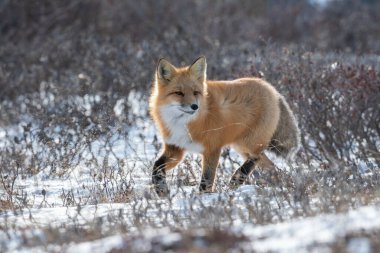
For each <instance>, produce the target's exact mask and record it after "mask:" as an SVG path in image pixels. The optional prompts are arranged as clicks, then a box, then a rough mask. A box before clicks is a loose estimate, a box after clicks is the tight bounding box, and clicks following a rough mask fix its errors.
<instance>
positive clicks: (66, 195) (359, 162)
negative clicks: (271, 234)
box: [0, 0, 380, 252]
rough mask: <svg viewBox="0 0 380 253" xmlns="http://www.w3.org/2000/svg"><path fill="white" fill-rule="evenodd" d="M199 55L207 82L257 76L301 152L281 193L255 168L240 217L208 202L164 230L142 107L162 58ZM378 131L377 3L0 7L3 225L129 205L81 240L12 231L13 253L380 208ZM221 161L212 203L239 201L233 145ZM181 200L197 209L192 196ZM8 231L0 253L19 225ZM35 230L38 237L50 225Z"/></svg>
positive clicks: (180, 61)
mask: <svg viewBox="0 0 380 253" xmlns="http://www.w3.org/2000/svg"><path fill="white" fill-rule="evenodd" d="M201 54H202V55H205V56H206V57H207V62H208V78H209V79H233V78H237V77H242V76H256V77H262V78H265V79H266V80H268V81H269V82H270V83H272V84H273V85H274V86H275V87H276V88H277V89H278V90H279V91H280V92H281V93H282V94H283V95H284V96H285V97H286V99H287V101H288V103H289V105H290V106H291V108H292V110H293V111H294V113H295V115H296V117H297V119H298V122H299V126H300V129H301V133H302V148H301V150H300V152H299V155H298V157H297V161H296V163H294V164H291V165H290V166H291V168H290V169H289V168H288V169H286V168H285V169H284V168H280V170H279V171H280V172H279V174H280V176H279V178H280V180H279V181H280V182H276V184H273V182H272V183H271V182H270V179H271V175H269V176H268V175H266V174H265V173H266V172H265V171H260V170H258V171H257V172H256V171H255V175H254V176H252V177H251V178H250V181H249V182H248V184H252V185H256V186H257V187H256V186H255V188H254V191H252V192H248V193H247V194H250V197H249V198H248V197H247V198H245V197H244V199H246V200H247V201H246V202H247V203H246V205H240V206H239V205H236V206H235V205H232V204H231V203H232V202H230V201H232V200H231V199H230V198H229V197H228V201H227V200H225V201H224V200H223V198H221V199H219V198H218V199H219V200H218V201H219V202H218V203H217V202H215V203H216V204H215V203H214V202H213V201H214V199H212V201H211V200H210V201H207V197H208V196H203V197H204V200H206V206H203V205H201V207H199V208H198V209H194V210H193V211H192V212H191V213H190V214H189V215H187V216H186V218H184V219H183V220H179V221H177V220H176V222H179V223H175V222H173V223H172V222H168V223H165V222H167V221H166V220H163V221H162V220H161V219H159V217H162V216H165V217H171V215H172V210H171V209H168V208H165V206H161V204H160V203H161V202H160V200H157V199H155V198H154V197H152V196H153V195H152V194H149V189H150V188H149V187H150V183H151V167H152V163H153V161H154V159H155V157H156V156H157V155H158V154H159V152H160V149H161V143H160V138H159V136H157V131H156V129H155V128H154V126H153V122H152V121H151V120H149V115H148V97H149V95H150V91H151V86H152V80H153V75H154V72H155V66H156V63H157V61H158V59H159V58H160V57H166V58H167V59H169V60H170V61H171V62H172V63H173V64H175V65H177V66H184V65H188V64H190V63H191V62H193V61H194V60H195V59H196V58H197V57H198V56H199V55H201ZM379 119H380V1H378V0H220V1H214V0H193V1H190V0H181V1H169V0H145V1H143V0H141V1H132V0H125V1H124V0H123V1H122V0H66V1H59V0H26V1H22V0H0V174H1V175H0V176H1V177H0V193H1V194H0V218H4V217H5V220H7V217H8V216H7V214H8V213H10V210H13V211H15V210H28V211H29V210H30V209H33V208H34V209H35V210H39V211H41V212H42V211H44V208H45V207H51V208H55V207H66V208H69V207H72V208H73V209H75V210H77V212H78V214H79V213H80V211H81V207H85V206H87V207H89V208H92V206H91V205H98V203H123V204H124V203H126V206H125V207H123V208H125V213H124V214H123V213H122V211H120V212H118V214H117V215H115V216H112V214H111V212H105V214H104V217H103V218H104V219H96V218H95V217H94V218H92V219H91V218H90V219H89V221H88V223H86V224H90V225H89V226H87V228H85V227H84V226H79V225H78V226H77V222H76V221H75V222H74V226H73V227H71V225H67V224H69V223H67V224H66V220H64V221H63V222H62V224H59V225H56V228H57V230H52V229H51V230H46V231H45V232H44V233H46V234H47V235H48V236H47V237H46V238H48V239H46V240H47V241H48V242H47V241H46V240H45V239H40V238H42V237H41V236H40V234H37V236H35V237H33V239H31V240H26V239H25V238H29V237H28V236H25V237H23V234H22V233H21V232H20V237H22V238H21V239H20V244H21V245H22V244H23V243H26V244H28V243H29V244H33V245H34V244H35V245H46V244H49V243H52V244H54V245H59V244H65V243H66V242H67V241H77V242H78V241H83V240H87V239H88V238H91V240H92V239H94V238H102V237H103V236H105V235H113V234H115V233H119V232H120V233H125V232H126V231H132V229H134V228H139V229H140V228H143V227H144V226H152V227H165V226H168V224H169V223H170V224H177V227H176V225H173V227H174V228H176V229H179V230H180V231H182V229H183V228H185V227H187V226H189V227H190V228H191V226H194V227H197V226H198V227H203V228H210V229H214V228H215V227H218V226H221V227H223V225H222V224H225V225H226V224H229V223H226V221H230V222H231V223H230V224H232V223H233V221H234V220H235V218H236V217H235V216H234V214H236V213H237V214H240V213H241V214H246V213H247V212H246V210H249V215H248V216H244V215H242V216H241V217H240V218H239V219H240V220H241V221H242V222H247V223H253V224H254V227H255V226H257V225H263V224H275V223H278V222H281V221H284V220H289V219H290V218H293V217H308V216H315V215H318V214H320V213H326V212H328V213H331V212H337V213H340V212H342V211H347V210H352V209H355V208H357V207H358V206H363V205H370V204H378V203H380V199H379V196H380V170H379V165H380V135H379V133H380V120H379ZM199 164H200V160H199V157H197V156H188V157H187V158H186V160H185V161H184V163H182V164H181V165H180V166H179V168H178V169H177V170H173V171H175V173H176V174H174V175H173V176H172V177H171V178H172V179H171V181H170V182H171V184H177V185H178V186H179V187H178V189H182V188H181V187H183V186H188V187H187V188H186V187H185V190H187V189H190V190H191V189H196V188H197V187H196V186H195V185H197V184H198V181H199V180H197V177H198V178H199V172H200V169H199ZM220 164H221V166H220V167H221V169H220V170H219V174H218V179H217V181H218V182H217V191H219V192H227V193H228V194H233V191H230V190H229V188H228V185H226V184H228V180H229V177H230V176H231V171H232V170H233V169H234V168H237V167H238V166H239V164H241V161H239V160H238V158H236V154H234V153H233V152H232V151H231V150H229V149H226V150H225V151H224V152H223V154H222V158H221V161H220ZM279 164H280V166H279V167H286V165H285V163H279ZM197 173H198V174H197ZM268 178H269V180H266V179H268ZM262 179H264V180H262ZM263 182H264V183H263ZM268 185H269V186H273V187H267V186H268ZM174 189H177V188H174ZM249 189H250V188H249ZM179 192H181V191H180V190H179ZM185 192H186V191H185ZM240 193H243V191H242V192H240ZM240 193H239V192H236V194H237V196H238V197H239V194H240ZM178 194H179V195H180V193H178ZM184 196H185V195H184ZM226 196H232V195H226ZM210 197H212V196H211V194H210ZM251 197H254V198H252V199H251ZM179 198H180V197H179ZM183 198H184V200H185V199H186V200H189V201H193V200H194V199H195V200H194V201H193V202H194V203H198V202H197V201H196V200H197V199H198V195H197V194H195V195H192V196H190V197H188V196H186V197H183ZM152 199H153V200H154V201H156V204H157V206H154V205H153V204H152V203H155V202H154V201H153V200H152ZM215 200H216V198H215ZM251 200H252V201H251ZM144 201H146V202H144ZM148 202H149V203H150V204H152V206H150V209H149V208H148V207H146V208H145V206H146V205H145V203H148ZM170 203H172V202H171V200H170ZM173 203H175V202H173ZM184 203H185V202H184ZM207 203H209V205H211V206H208V205H207ZM273 203H274V204H273ZM127 204H131V205H132V206H133V210H132V209H131V208H129V206H128V205H127ZM170 205H171V204H170ZM216 207H219V208H221V209H220V210H219V209H218V208H216ZM235 207H236V208H237V210H238V211H236V210H235V209H234V208H235ZM175 208H177V209H178V207H175ZM223 208H224V209H223ZM238 208H241V210H242V211H239V209H238ZM48 209H49V208H46V210H48ZM179 209H181V208H179ZM61 210H63V209H61ZM120 210H121V209H120ZM131 210H132V211H131ZM197 210H199V211H197ZM212 210H215V212H212ZM28 211H26V212H28ZM52 213H57V216H56V217H54V216H51V213H48V215H46V214H43V215H42V220H45V221H46V220H47V219H46V218H49V217H50V216H51V217H50V218H51V219H58V218H64V217H65V215H59V214H60V213H59V212H55V211H52ZM152 213H153V215H152ZM205 213H207V215H205ZM21 214H22V211H21ZM33 215H34V216H36V215H35V213H33ZM144 215H145V216H144ZM14 216H17V214H16V212H14ZM27 216H28V217H29V219H30V220H32V218H31V217H32V214H31V213H29V214H28V215H27ZM48 216H49V217H48ZM105 216H107V217H105ZM152 216H156V217H157V218H158V221H154V220H153V221H152V220H151V219H150V218H151V217H152ZM9 217H11V216H9ZM75 217H76V216H75ZM110 217H114V218H113V219H111V218H110ZM178 217H182V216H181V215H179V216H178ZM210 217H211V218H210ZM106 218H107V219H106ZM366 218H367V217H366ZM181 219H182V218H181ZM3 220H4V219H3ZM26 220H27V219H25V220H22V221H21V223H18V224H19V225H20V224H21V225H25V224H26V223H25V221H26ZM58 220H59V219H58ZM106 220H108V222H109V224H110V225H109V226H103V225H104V224H105V223H102V222H103V221H106ZM369 223H371V221H370V222H369ZM4 224H5V225H4ZM4 224H3V223H2V222H0V232H1V231H2V230H3V229H4V231H6V233H7V235H5V234H4V236H3V237H2V239H1V238H0V251H1V247H3V249H7V247H8V243H9V241H11V240H10V239H9V238H11V237H10V234H11V232H10V231H11V230H12V228H13V226H14V224H13V223H12V222H10V221H9V222H8V223H6V222H4ZM38 224H39V223H38V222H35V223H32V226H31V229H34V228H37V227H41V228H43V229H45V227H44V226H43V225H41V226H40V225H38ZM128 224H132V225H128ZM189 224H190V225H189ZM228 226H229V225H228ZM52 227H54V226H53V225H52ZM78 227H80V229H78ZM173 227H172V228H173ZM62 228H65V229H63V230H62ZM297 230H298V229H297ZM15 231H16V232H17V233H18V231H17V230H15ZM19 231H20V230H19ZM25 231H26V232H25V233H27V232H28V230H25ZM52 231H55V232H54V233H52ZM57 231H58V232H57ZM72 231H74V232H72ZM105 231H106V232H105ZM176 231H177V230H176ZM293 231H295V230H291V234H293ZM363 231H364V230H361V232H360V231H359V232H358V233H356V232H349V231H348V232H347V231H346V232H347V233H352V234H354V237H355V236H358V235H360V236H362V234H363V233H364V236H365V237H368V238H370V240H371V243H372V245H375V246H376V247H375V246H373V247H372V248H373V252H378V251H379V250H376V249H379V248H380V245H379V243H378V238H379V237H378V235H379V233H371V232H366V231H364V232H363ZM377 231H379V229H377ZM16 232H15V233H16ZM365 233H367V234H365ZM279 234H281V233H279ZM316 234H317V233H316ZM356 234H358V235H356ZM0 235H1V233H0ZM61 235H62V236H61ZM67 235H70V236H69V237H67ZM339 235H341V236H342V238H341V239H340V241H338V242H337V243H336V245H338V246H340V247H342V249H345V248H344V247H343V246H344V245H346V244H347V243H348V241H349V240H348V239H347V238H349V237H347V236H346V235H347V234H342V233H341V231H340V230H339ZM216 236H217V237H218V236H219V234H218V233H216ZM281 236H282V234H281ZM0 237H1V236H0ZM86 238H87V239H86ZM218 238H219V239H217V240H215V242H216V244H217V245H222V247H223V244H219V243H218V242H219V241H225V237H220V236H219V237H218ZM221 238H222V239H221ZM281 238H283V237H281ZM41 240H42V242H40V241H41ZM44 240H45V241H44ZM160 240H161V239H160ZM160 240H158V241H160ZM234 240H235V239H234ZM234 240H233V243H234ZM281 240H282V241H283V239H281ZM301 241H302V243H303V239H302V240H301ZM13 242H14V240H13ZM255 243H256V242H254V243H253V244H255ZM16 244H17V243H16ZM140 244H141V242H140ZM269 244H272V243H269ZM4 245H5V246H4ZM9 245H10V244H9ZM125 245H127V246H128V245H129V244H128V243H127V244H125ZM205 245H206V246H205V247H207V244H205ZM313 245H314V244H313ZM336 245H335V246H336ZM342 245H343V246H342ZM333 246H334V245H333ZM219 247H220V246H219ZM208 250H209V248H207V249H206V251H205V252H209V251H208ZM11 251H12V250H11ZM57 251H61V250H59V249H58V250H57V249H56V250H54V252H57ZM317 251H318V250H317ZM215 252H221V251H220V250H219V251H215ZM333 252H339V251H337V250H333ZM342 252H348V251H345V250H343V251H342Z"/></svg>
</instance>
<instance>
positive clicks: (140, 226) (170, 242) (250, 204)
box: [0, 98, 380, 253]
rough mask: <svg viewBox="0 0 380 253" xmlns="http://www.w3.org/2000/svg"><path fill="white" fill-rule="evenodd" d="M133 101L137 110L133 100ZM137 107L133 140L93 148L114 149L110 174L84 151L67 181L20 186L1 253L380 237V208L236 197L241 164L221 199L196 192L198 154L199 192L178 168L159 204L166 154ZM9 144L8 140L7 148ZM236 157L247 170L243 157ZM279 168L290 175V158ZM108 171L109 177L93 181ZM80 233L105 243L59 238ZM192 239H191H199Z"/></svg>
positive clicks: (314, 244)
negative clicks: (216, 233) (317, 210)
mask: <svg viewBox="0 0 380 253" xmlns="http://www.w3.org/2000/svg"><path fill="white" fill-rule="evenodd" d="M124 102H125V101H119V102H118V103H117V104H116V106H115V109H114V110H115V114H116V115H122V113H123V112H122V108H121V106H120V105H121V104H122V103H124ZM127 103H137V102H136V101H135V100H133V99H132V98H129V99H128V100H127ZM133 108H139V109H138V110H135V111H134V112H133V114H134V115H135V116H138V117H136V120H135V125H134V126H133V127H131V128H130V129H128V136H127V137H125V136H122V135H119V134H117V132H116V131H115V133H114V135H112V136H111V138H108V139H107V142H109V143H112V145H104V143H105V142H106V140H105V139H104V138H102V137H100V138H99V139H98V140H95V141H94V142H93V143H91V150H92V152H93V153H95V154H97V159H99V163H100V164H101V163H102V162H103V160H102V159H103V158H104V156H106V154H109V153H110V152H109V151H110V150H111V151H112V152H111V153H112V155H110V156H108V157H107V163H108V164H109V165H110V166H109V171H100V169H97V168H94V166H93V165H91V166H88V164H87V163H86V162H85V160H86V159H85V158H86V155H88V156H89V154H86V152H85V153H84V155H83V158H82V159H84V161H83V162H79V163H78V164H77V165H76V166H73V167H72V168H70V170H68V171H67V173H66V174H65V175H64V177H63V178H57V177H55V176H51V174H50V171H49V169H42V170H41V171H40V172H39V173H37V174H36V175H33V176H28V177H21V176H20V177H17V178H16V180H15V182H14V184H15V186H14V187H15V189H19V190H21V191H22V192H23V193H24V195H23V196H26V201H27V206H28V208H23V209H21V210H20V209H16V210H15V211H11V210H9V211H2V212H1V213H0V251H1V252H84V253H85V252H113V250H114V251H117V250H121V252H123V250H125V251H126V252H159V250H154V249H155V247H158V248H160V247H161V248H160V249H165V248H166V249H173V250H174V251H175V249H176V248H175V247H179V246H178V245H179V244H181V242H183V241H186V242H187V243H188V242H189V240H190V241H191V240H193V239H194V238H198V237H197V236H195V235H199V234H205V233H207V231H209V230H210V229H213V228H217V229H219V230H223V231H227V233H229V234H232V235H233V236H235V237H236V238H242V239H241V240H237V242H236V245H234V246H233V248H235V249H236V250H237V249H240V250H242V251H245V252H251V251H254V252H331V251H332V249H331V247H330V245H331V244H333V243H334V242H336V240H338V239H341V238H345V237H346V236H347V235H351V234H355V233H358V234H360V233H362V232H363V231H367V232H368V233H371V231H375V232H378V231H379V230H380V206H379V205H370V206H366V207H359V208H357V209H355V210H354V209H352V210H349V211H348V212H343V213H339V214H319V215H316V216H314V217H305V218H304V217H302V215H301V216H300V215H295V210H297V208H296V207H294V206H291V205H294V204H295V203H294V201H289V200H287V199H286V197H281V195H276V194H275V193H274V191H273V189H272V188H271V187H264V188H262V187H259V186H257V185H245V186H242V187H240V188H238V189H236V190H231V189H229V188H228V187H227V186H226V185H227V184H226V183H227V182H228V179H229V177H230V176H231V173H232V170H233V167H235V169H236V166H237V164H235V163H234V162H233V161H232V162H231V161H227V160H224V161H221V164H222V165H223V166H222V167H224V166H226V167H227V168H221V169H220V171H219V174H218V179H217V184H218V191H219V192H218V193H211V194H199V193H198V192H197V182H198V181H199V180H198V179H199V174H200V168H199V164H198V162H197V159H196V156H190V159H188V160H187V162H190V163H192V164H191V167H192V168H194V171H193V172H194V177H195V178H193V179H194V182H195V184H194V182H190V183H189V182H187V183H183V182H182V183H181V180H180V179H181V178H182V177H183V175H182V174H181V173H183V171H184V168H185V165H180V166H179V169H176V170H173V172H172V173H170V174H169V178H168V179H169V184H170V188H171V193H170V198H168V199H160V198H158V197H157V196H156V195H155V194H154V192H153V191H152V188H151V185H150V179H151V175H150V173H151V172H150V166H151V164H152V162H153V160H154V158H155V157H156V155H157V152H158V151H157V149H156V147H155V146H154V144H153V143H154V133H155V131H156V130H155V128H154V126H153V124H152V122H151V121H150V120H148V119H145V120H144V119H141V117H143V116H144V114H139V113H141V112H145V111H146V108H141V106H140V105H135V106H133ZM5 131H6V132H7V134H11V135H14V136H18V135H20V133H19V132H20V131H21V129H20V127H15V128H9V129H0V136H3V137H4V136H5ZM141 136H143V138H142V137H141ZM7 144H9V143H7V142H6V141H4V142H0V145H3V146H4V145H7ZM232 157H233V159H234V160H237V161H238V162H241V161H240V160H239V158H238V157H237V156H236V154H232ZM120 161H123V165H122V166H121V167H122V169H123V171H122V172H120V171H114V170H113V168H114V167H112V165H113V164H115V163H118V162H120ZM276 163H277V165H278V167H279V168H280V169H283V170H284V171H286V172H287V173H289V172H290V170H289V166H288V165H287V164H285V163H284V162H283V161H282V160H277V161H276ZM291 166H292V165H290V167H291ZM102 173H103V176H104V177H103V178H102V179H99V178H98V177H97V176H94V174H102ZM185 174H188V172H185ZM123 183H125V184H126V186H123ZM123 187H124V188H123ZM115 189H116V190H115ZM123 189H124V190H125V191H130V196H129V197H127V198H124V199H122V201H118V203H116V202H113V201H110V200H111V199H112V197H113V196H114V195H115V194H116V193H117V192H120V191H123ZM1 194H5V192H2V193H1ZM100 195H104V197H103V198H100V197H99V196H100ZM19 197H20V196H19ZM310 202H311V203H312V202H313V200H312V199H311V200H310ZM0 210H2V209H0ZM257 212H261V213H260V214H258V213H257ZM266 212H269V213H268V214H267V213H266ZM267 216H270V219H269V218H268V221H266V220H265V218H266V217H267ZM260 217H261V219H262V220H259V219H260ZM294 217H297V218H294ZM73 228H74V231H75V229H80V228H83V229H88V230H89V231H91V229H93V230H94V231H96V232H97V235H96V236H94V238H91V236H90V237H89V239H86V238H76V240H74V239H73V238H72V237H73V236H71V237H70V236H67V237H68V238H71V239H67V240H63V241H60V240H54V239H52V237H54V236H53V235H51V233H53V232H54V231H55V232H54V233H56V234H57V235H56V237H60V238H61V237H65V236H64V235H65V234H66V233H73ZM52 231H53V232H52ZM184 231H185V232H184ZM186 231H191V232H186ZM186 233H192V234H193V237H190V238H192V239H189V238H188V237H186V236H188V235H187V234H186ZM74 237H75V235H74ZM185 237H186V238H187V239H186V238H185ZM191 243H192V244H194V245H195V246H196V247H198V249H199V250H200V251H201V250H203V251H201V252H207V251H204V249H205V248H207V242H202V241H200V242H199V241H197V239H194V241H191ZM214 243H215V242H214ZM370 248H371V245H370V241H369V240H368V239H367V238H365V237H363V238H362V237H360V236H359V237H358V238H356V237H355V238H353V239H349V240H348V242H347V248H346V250H347V251H349V252H362V253H367V252H368V253H369V252H371V251H370ZM196 249H197V248H195V250H196ZM179 251H181V250H179ZM182 252H183V250H182Z"/></svg>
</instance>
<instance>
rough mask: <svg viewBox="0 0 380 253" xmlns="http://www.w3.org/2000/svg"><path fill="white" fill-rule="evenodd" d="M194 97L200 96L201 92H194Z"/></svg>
mask: <svg viewBox="0 0 380 253" xmlns="http://www.w3.org/2000/svg"><path fill="white" fill-rule="evenodd" d="M193 94H194V96H197V95H201V92H200V91H194V93H193Z"/></svg>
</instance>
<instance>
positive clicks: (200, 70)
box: [189, 55, 207, 82]
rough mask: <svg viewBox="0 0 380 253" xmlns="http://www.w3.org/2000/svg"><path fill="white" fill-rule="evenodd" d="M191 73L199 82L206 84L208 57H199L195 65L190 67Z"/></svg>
mask: <svg viewBox="0 0 380 253" xmlns="http://www.w3.org/2000/svg"><path fill="white" fill-rule="evenodd" d="M189 69H190V72H191V73H192V74H193V75H194V76H196V78H197V79H198V80H200V81H201V82H204V81H205V80H206V77H207V75H206V72H207V63H206V57H204V56H203V55H202V56H201V57H199V58H198V59H197V60H195V62H194V63H193V64H191V66H190V68H189Z"/></svg>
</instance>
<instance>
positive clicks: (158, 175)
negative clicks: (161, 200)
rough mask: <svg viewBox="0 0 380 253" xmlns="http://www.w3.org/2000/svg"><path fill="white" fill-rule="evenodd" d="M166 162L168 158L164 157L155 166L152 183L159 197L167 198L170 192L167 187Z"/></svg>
mask: <svg viewBox="0 0 380 253" xmlns="http://www.w3.org/2000/svg"><path fill="white" fill-rule="evenodd" d="M166 162H167V157H166V156H165V155H162V156H161V157H160V158H158V160H157V161H156V162H155V163H154V165H153V172H152V183H153V185H154V189H155V190H156V192H157V194H158V195H159V196H166V195H167V194H168V192H169V189H168V186H167V185H166V172H165V163H166Z"/></svg>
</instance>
